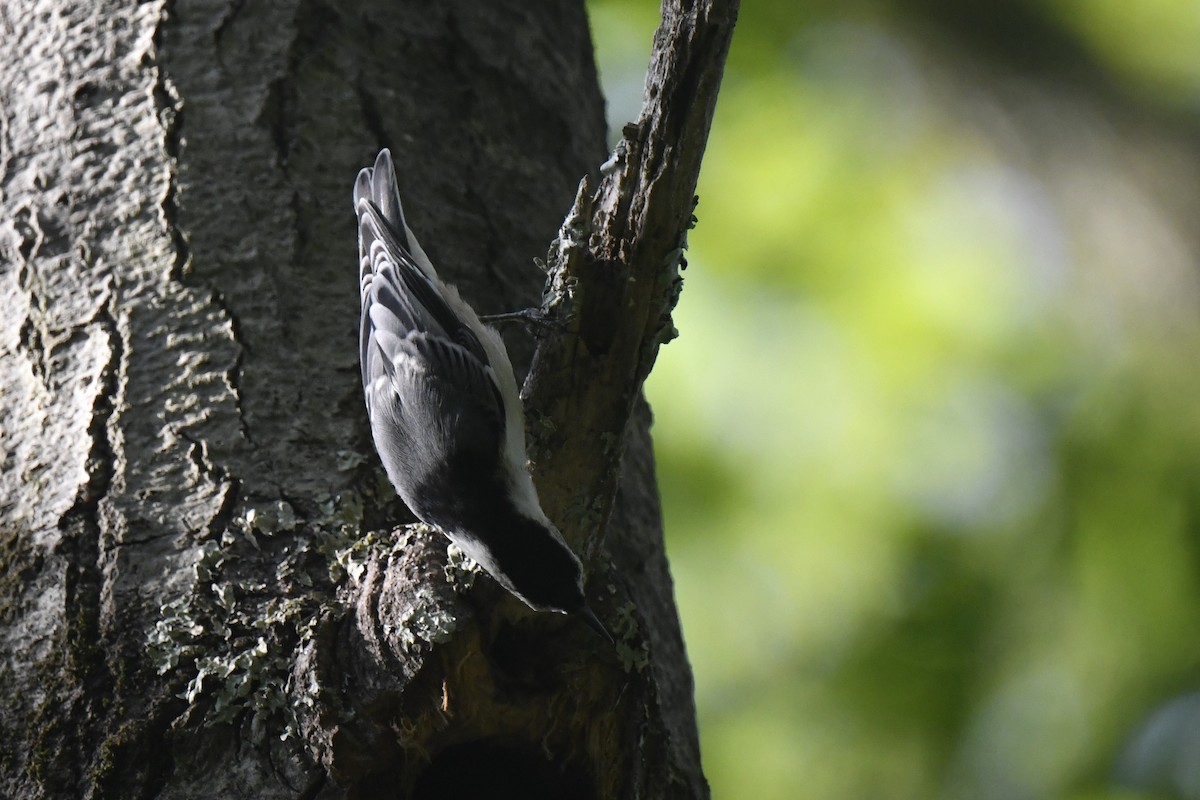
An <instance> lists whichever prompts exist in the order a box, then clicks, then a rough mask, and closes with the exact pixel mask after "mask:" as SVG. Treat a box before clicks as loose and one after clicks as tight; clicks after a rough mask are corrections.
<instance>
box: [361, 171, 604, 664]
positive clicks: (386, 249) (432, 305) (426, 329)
mask: <svg viewBox="0 0 1200 800" xmlns="http://www.w3.org/2000/svg"><path fill="white" fill-rule="evenodd" d="M354 210H355V212H356V213H357V214H358V256H359V293H360V298H361V300H362V317H361V322H360V327H359V358H360V359H361V362H362V381H363V392H364V394H365V395H366V401H367V417H368V418H369V419H370V421H371V434H372V436H373V437H374V439H375V449H376V450H377V451H378V452H379V458H380V460H381V461H383V467H384V469H385V470H386V471H387V475H388V478H389V479H390V480H391V482H392V486H394V487H395V488H396V491H397V493H399V495H400V497H401V499H403V500H404V502H405V503H406V504H407V505H408V507H409V509H410V510H411V511H412V512H413V514H415V515H416V516H417V517H418V518H419V519H421V520H422V521H424V522H427V523H429V524H430V525H434V526H436V527H437V528H439V529H440V530H441V531H442V532H443V533H444V534H446V536H447V537H448V538H449V539H450V541H452V542H454V544H456V545H457V546H458V548H459V549H460V550H462V551H463V553H465V554H466V555H467V556H468V557H470V558H472V559H474V560H475V561H476V562H478V563H479V565H480V566H482V567H483V568H484V569H485V570H487V572H488V573H489V574H490V575H491V576H492V577H493V578H495V579H496V580H497V581H498V582H499V583H500V585H501V586H503V587H504V588H505V589H507V590H508V591H510V592H512V593H513V594H514V595H516V596H517V597H519V598H520V599H521V600H523V601H525V603H526V604H527V605H529V606H530V607H531V608H534V609H537V610H542V611H559V612H563V613H569V614H576V615H578V616H579V617H581V618H582V619H583V620H584V621H585V622H587V624H588V625H589V626H591V627H592V628H593V629H595V630H596V631H597V632H598V633H600V634H601V635H603V636H604V637H605V638H606V639H609V641H611V640H612V637H611V636H610V635H609V634H608V632H607V631H606V630H605V628H604V626H603V625H602V624H600V621H599V620H598V619H596V615H595V614H594V613H592V610H591V609H590V608H589V607H588V605H587V601H586V599H585V598H584V594H583V569H582V567H581V565H580V563H579V559H578V558H577V557H576V556H575V554H574V553H573V552H571V549H570V548H569V547H567V544H566V542H565V541H564V540H563V537H562V534H561V533H559V531H558V529H557V528H556V527H554V525H553V523H551V522H550V520H549V519H547V518H546V514H545V513H544V512H543V511H542V506H541V503H540V501H539V500H538V496H537V490H536V489H535V488H534V486H533V480H532V478H530V475H529V472H528V470H527V468H526V462H527V460H528V459H527V457H526V454H525V415H524V412H523V411H522V409H521V398H520V395H519V394H518V393H517V381H516V378H515V377H514V376H513V368H512V363H511V362H510V361H509V358H508V351H507V350H506V349H505V347H504V342H503V340H501V338H500V335H499V334H498V333H497V332H496V331H495V330H493V329H492V328H489V327H487V326H485V325H484V324H483V323H482V322H480V320H479V317H478V315H476V313H475V311H474V310H473V309H472V308H471V307H470V306H469V305H467V304H466V302H464V301H463V299H462V298H461V297H460V296H459V294H458V291H457V290H456V289H455V288H454V287H453V286H448V285H447V284H445V283H442V281H441V279H440V278H438V275H437V272H436V271H435V270H434V268H433V264H432V263H430V261H429V258H428V256H426V255H425V251H424V250H422V249H421V245H419V244H418V243H417V239H416V237H415V236H414V235H413V232H412V230H411V229H410V228H409V227H408V225H407V223H406V222H405V220H404V211H403V209H402V207H401V205H400V193H399V191H398V189H397V187H396V173H395V169H394V167H393V166H392V157H391V154H390V153H389V152H388V151H387V150H386V149H385V150H381V151H380V153H379V156H378V157H377V158H376V159H375V166H374V168H366V169H363V170H362V171H361V172H359V173H358V179H357V180H356V181H355V182H354Z"/></svg>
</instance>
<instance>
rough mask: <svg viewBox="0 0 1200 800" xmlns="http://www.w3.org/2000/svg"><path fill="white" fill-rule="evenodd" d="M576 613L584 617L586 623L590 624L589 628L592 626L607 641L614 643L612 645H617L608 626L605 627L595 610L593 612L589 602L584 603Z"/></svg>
mask: <svg viewBox="0 0 1200 800" xmlns="http://www.w3.org/2000/svg"><path fill="white" fill-rule="evenodd" d="M575 613H576V614H577V615H578V616H579V617H581V618H582V619H583V621H584V622H586V623H587V626H588V627H589V628H591V629H592V630H594V631H595V632H596V633H598V634H600V635H601V636H602V637H604V639H605V640H606V641H607V642H608V643H609V644H612V645H615V644H616V642H615V641H613V637H612V634H611V633H609V632H608V628H605V627H604V623H602V622H601V621H600V620H599V619H598V618H597V617H596V614H595V612H593V611H592V609H591V608H589V607H588V604H587V603H584V604H583V608H581V609H579V610H578V611H576V612H575Z"/></svg>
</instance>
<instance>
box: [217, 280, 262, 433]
mask: <svg viewBox="0 0 1200 800" xmlns="http://www.w3.org/2000/svg"><path fill="white" fill-rule="evenodd" d="M210 301H211V302H212V304H213V305H215V306H216V307H217V308H219V309H221V313H223V314H224V315H225V319H227V320H229V335H230V337H231V338H232V339H233V345H234V347H235V348H236V349H237V353H236V355H234V357H233V365H232V366H230V368H229V369H228V370H226V371H225V381H226V383H228V384H229V388H230V389H231V390H232V391H233V404H234V407H235V408H236V409H237V415H238V427H239V429H240V430H241V432H242V436H243V437H244V438H245V440H246V441H247V442H249V443H250V444H254V437H253V436H251V435H250V425H249V423H248V422H247V420H246V407H245V404H244V403H243V400H242V369H243V367H244V365H245V362H246V352H247V351H248V350H249V349H250V343H249V342H247V341H246V339H245V337H243V336H242V321H241V319H240V318H239V317H238V315H237V314H236V313H235V312H234V310H233V307H232V306H231V305H229V303H228V302H226V300H225V295H224V294H222V293H221V290H220V289H217V288H216V287H215V286H214V287H212V295H211V296H210Z"/></svg>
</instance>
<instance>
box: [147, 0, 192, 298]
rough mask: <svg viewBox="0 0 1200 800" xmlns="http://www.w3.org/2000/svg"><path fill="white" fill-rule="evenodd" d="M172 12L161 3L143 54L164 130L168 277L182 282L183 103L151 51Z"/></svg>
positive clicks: (186, 265)
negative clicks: (170, 257)
mask: <svg viewBox="0 0 1200 800" xmlns="http://www.w3.org/2000/svg"><path fill="white" fill-rule="evenodd" d="M174 11H175V2H174V0H167V2H165V3H163V7H162V11H161V12H160V15H159V19H158V24H157V26H156V27H155V29H154V39H153V40H154V49H153V50H150V51H147V53H146V55H145V56H143V59H144V61H145V62H147V64H146V65H147V66H148V67H150V68H151V69H153V70H154V72H155V81H154V88H153V94H154V104H155V107H156V108H157V111H158V121H159V124H160V125H161V126H162V130H163V149H164V150H165V151H166V154H167V161H168V164H169V166H168V167H167V170H168V173H167V188H166V190H165V191H164V192H163V197H162V200H161V201H160V203H159V205H160V208H161V209H162V215H163V220H164V222H165V223H166V227H167V232H168V234H169V235H170V237H171V244H172V245H173V246H174V248H175V260H174V261H173V262H172V264H171V268H170V271H169V273H168V274H169V277H170V279H171V280H173V281H177V282H179V281H182V280H183V278H184V276H186V275H187V274H188V272H189V271H190V269H191V263H192V253H191V247H190V246H189V245H188V241H187V237H186V236H185V235H184V233H183V229H182V228H181V227H180V225H179V203H178V199H177V198H178V193H179V171H178V168H179V157H180V155H182V151H183V102H182V100H181V99H180V97H179V91H178V90H177V89H176V87H175V84H174V83H173V82H172V81H171V79H170V77H168V76H167V73H166V69H165V68H164V67H163V65H162V64H161V63H159V62H158V61H157V59H156V56H154V55H152V53H157V52H159V51H160V50H161V49H162V47H163V40H164V38H165V37H166V35H167V33H166V32H167V27H168V24H169V21H170V18H171V15H172V14H173V13H174Z"/></svg>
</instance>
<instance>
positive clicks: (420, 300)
mask: <svg viewBox="0 0 1200 800" xmlns="http://www.w3.org/2000/svg"><path fill="white" fill-rule="evenodd" d="M386 155H387V154H386V151H384V152H383V153H380V158H379V159H378V160H377V161H376V165H375V168H374V169H370V170H363V171H362V172H360V173H359V176H358V180H357V181H356V182H355V188H354V196H355V200H356V203H357V205H356V209H355V210H356V212H357V213H358V220H359V260H360V263H359V280H360V282H359V289H360V297H361V301H362V313H361V320H360V328H359V356H360V359H361V362H362V380H363V388H364V390H366V394H367V404H368V410H370V411H372V416H373V417H374V413H373V412H374V410H375V409H374V408H373V404H376V405H377V404H378V403H379V402H380V401H381V400H382V399H383V395H381V392H384V394H386V396H387V398H388V401H389V402H393V401H395V400H399V401H401V402H403V401H404V398H405V396H406V395H408V396H409V398H410V399H409V402H415V400H416V399H418V398H419V399H420V400H421V401H422V402H428V401H429V396H430V395H429V392H433V394H434V395H437V396H438V402H440V403H442V404H443V406H442V407H443V408H453V409H458V410H459V411H460V413H463V412H465V413H471V414H477V415H479V416H480V420H479V424H481V425H489V426H490V425H494V426H496V427H497V428H498V430H499V432H500V435H501V437H502V435H503V429H504V404H503V400H502V398H501V394H500V387H499V385H498V383H497V382H496V378H495V375H494V372H493V371H492V369H491V367H490V366H489V364H488V358H487V353H486V351H485V350H484V348H483V346H482V345H481V344H480V342H479V338H478V337H477V336H476V335H475V333H474V331H472V330H471V328H470V327H469V326H468V325H467V324H466V323H465V322H464V321H463V320H462V319H461V318H460V317H459V315H458V314H456V313H455V312H454V310H453V309H452V308H451V307H450V306H449V304H448V303H447V302H446V300H445V298H444V297H443V296H442V293H441V290H440V288H439V285H438V283H437V278H436V277H434V276H431V275H427V274H426V273H425V271H423V270H422V269H421V268H420V267H419V266H418V265H417V264H416V262H415V261H414V259H413V257H412V254H411V253H410V251H409V249H408V240H407V236H406V234H405V231H406V227H405V225H404V219H403V217H402V216H400V210H399V209H400V201H399V195H398V193H397V192H396V188H395V176H394V174H393V172H392V167H391V159H390V158H388V157H386ZM381 204H382V205H381ZM389 213H390V214H391V215H393V216H391V217H389V216H388V214H389ZM381 377H386V378H387V381H386V383H385V384H379V383H377V381H378V379H379V378H381ZM417 382H419V383H420V385H419V386H418V385H417ZM386 384H391V386H390V388H389V387H388V386H387V385H386ZM422 393H424V394H422ZM422 413H425V411H422ZM409 418H411V415H409ZM426 422H428V420H424V421H423V422H422V423H421V424H425V423H426Z"/></svg>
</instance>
